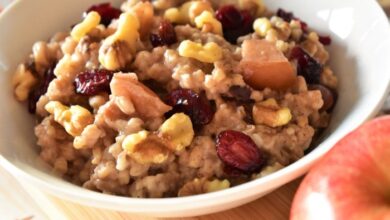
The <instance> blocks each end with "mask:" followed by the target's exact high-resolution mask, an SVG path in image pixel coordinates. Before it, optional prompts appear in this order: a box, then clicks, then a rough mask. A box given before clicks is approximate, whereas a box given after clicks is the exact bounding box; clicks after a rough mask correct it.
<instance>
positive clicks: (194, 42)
mask: <svg viewBox="0 0 390 220" xmlns="http://www.w3.org/2000/svg"><path fill="white" fill-rule="evenodd" d="M330 43H331V39H330V38H329V37H327V36H320V35H319V34H317V33H316V32H314V31H312V30H311V29H310V28H309V27H308V25H307V24H306V23H305V22H303V21H302V20H300V19H299V18H297V17H295V16H294V15H293V14H292V13H290V12H287V11H284V10H282V9H279V10H278V11H277V12H276V13H273V12H270V11H268V10H267V9H266V7H265V5H264V4H263V3H262V1H260V0H247V1H241V0H237V1H234V0H232V1H213V0H194V1H184V0H183V1H182V0H157V1H134V0H128V1H126V2H124V3H123V4H122V5H121V7H120V8H115V7H113V6H111V5H110V4H109V3H103V4H99V5H94V6H92V7H91V8H89V9H88V10H86V12H85V13H84V18H83V20H82V21H80V23H78V24H76V25H74V26H73V27H72V28H71V29H70V30H67V31H64V32H59V33H57V34H55V35H54V36H53V37H52V38H51V39H50V40H49V41H47V42H43V41H40V42H37V43H35V44H34V46H33V49H32V53H31V55H30V56H29V58H28V59H27V60H26V62H24V63H22V64H20V65H19V67H18V68H17V70H16V73H15V75H14V79H13V82H12V84H13V87H14V92H15V97H16V99H17V100H19V101H21V102H27V103H28V110H29V112H30V113H32V114H34V116H35V117H36V119H37V122H38V123H37V125H36V127H35V135H36V137H37V144H38V145H39V146H40V157H41V159H42V160H43V161H45V162H46V163H48V164H49V165H50V166H52V167H53V169H54V170H55V171H56V172H57V173H59V174H60V175H62V176H63V178H64V179H66V180H68V181H71V182H73V183H75V184H78V185H80V186H83V187H85V188H88V189H91V190H94V191H98V192H102V193H108V194H114V195H121V196H130V197H153V198H158V197H176V196H189V195H195V194H201V193H208V192H213V191H217V190H222V189H226V188H229V187H234V186H235V185H238V184H242V183H244V182H247V181H250V180H253V179H256V178H261V177H263V176H265V175H268V174H270V173H272V172H275V171H277V170H279V169H282V168H283V167H285V166H287V165H289V164H291V163H293V162H294V161H296V160H298V159H300V158H301V157H303V156H304V154H305V152H306V150H307V149H308V148H309V147H310V146H311V143H312V142H313V139H314V138H315V137H316V136H318V134H319V132H321V130H323V129H324V128H326V127H327V126H328V122H329V120H330V116H331V111H332V108H333V106H334V104H335V102H336V89H337V78H336V76H335V75H334V73H333V71H332V70H331V68H330V67H329V65H328V59H329V53H328V52H327V50H326V46H327V45H329V44H330Z"/></svg>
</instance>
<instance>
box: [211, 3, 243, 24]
mask: <svg viewBox="0 0 390 220" xmlns="http://www.w3.org/2000/svg"><path fill="white" fill-rule="evenodd" d="M215 17H216V18H217V19H218V20H219V21H220V22H221V23H222V25H223V27H224V28H227V29H235V28H239V27H240V25H241V24H242V21H243V19H242V16H241V12H240V11H239V10H238V9H237V8H236V7H234V5H225V6H223V7H221V8H219V9H218V11H217V12H216V14H215Z"/></svg>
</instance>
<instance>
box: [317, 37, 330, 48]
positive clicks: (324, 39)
mask: <svg viewBox="0 0 390 220" xmlns="http://www.w3.org/2000/svg"><path fill="white" fill-rule="evenodd" d="M319 41H320V42H321V43H322V44H323V45H325V46H328V45H330V44H331V43H332V38H330V36H319Z"/></svg>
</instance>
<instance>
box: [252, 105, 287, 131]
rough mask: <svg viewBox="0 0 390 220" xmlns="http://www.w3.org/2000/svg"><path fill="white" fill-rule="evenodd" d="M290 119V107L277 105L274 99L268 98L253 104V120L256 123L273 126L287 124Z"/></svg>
mask: <svg viewBox="0 0 390 220" xmlns="http://www.w3.org/2000/svg"><path fill="white" fill-rule="evenodd" d="M291 119H292V115H291V111H290V109H289V108H286V107H283V108H282V107H279V105H278V104H277V102H276V100H275V99H268V100H266V101H263V102H259V103H256V104H255V105H254V106H253V120H254V121H255V123H256V124H259V125H267V126H269V127H273V128H275V127H280V126H283V125H286V124H288V123H289V122H290V121H291Z"/></svg>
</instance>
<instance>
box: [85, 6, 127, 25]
mask: <svg viewBox="0 0 390 220" xmlns="http://www.w3.org/2000/svg"><path fill="white" fill-rule="evenodd" d="M91 11H96V12H97V13H99V15H100V17H101V21H100V23H101V24H104V25H105V26H108V25H109V24H110V23H111V21H112V20H113V19H117V18H119V16H120V15H121V13H122V12H121V10H119V9H117V8H114V7H112V6H111V3H101V4H98V5H92V6H91V7H90V8H88V10H87V11H86V13H84V17H85V16H86V15H87V14H88V13H89V12H91Z"/></svg>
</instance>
